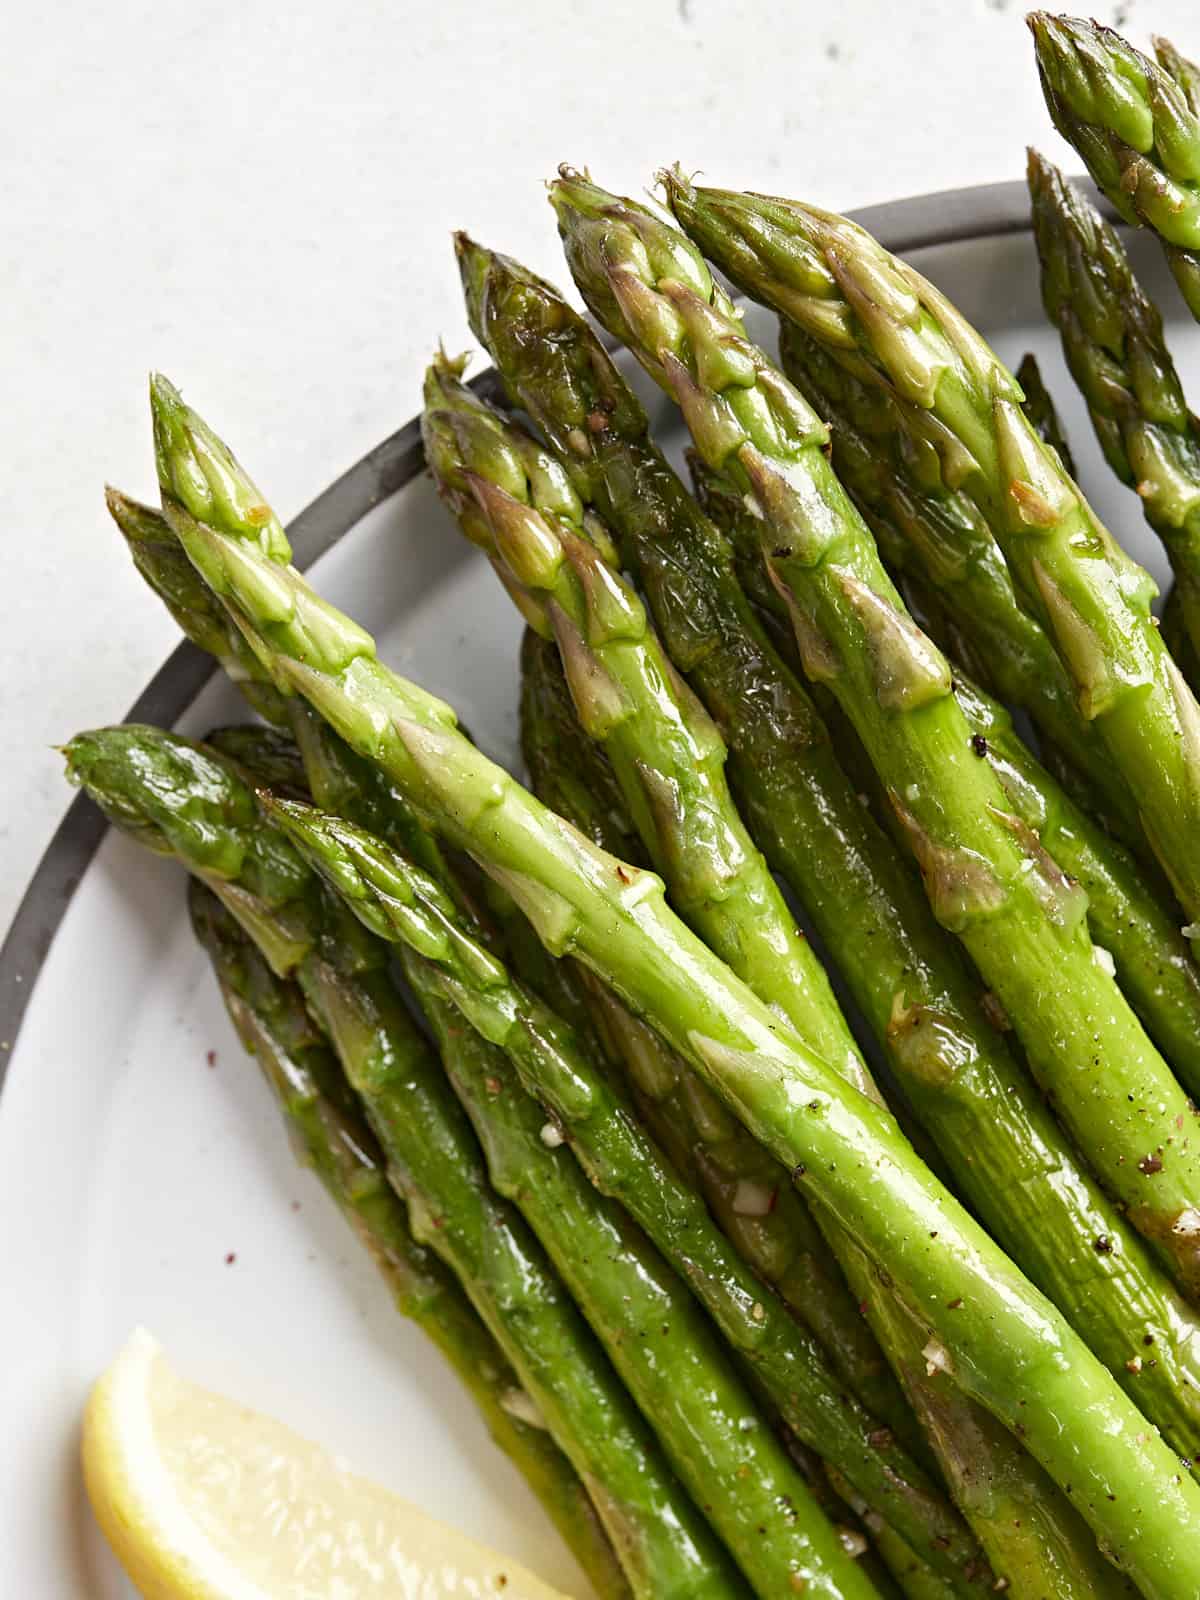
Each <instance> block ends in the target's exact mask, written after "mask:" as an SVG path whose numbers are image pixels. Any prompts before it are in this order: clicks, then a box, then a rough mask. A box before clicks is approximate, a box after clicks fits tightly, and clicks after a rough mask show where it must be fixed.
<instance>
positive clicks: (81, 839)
mask: <svg viewBox="0 0 1200 1600" xmlns="http://www.w3.org/2000/svg"><path fill="white" fill-rule="evenodd" d="M1081 181H1083V182H1085V183H1086V180H1081ZM1087 186H1088V187H1089V188H1090V185H1087ZM1093 194H1094V191H1093ZM1106 209H1107V208H1106ZM849 214H850V216H851V217H852V218H853V219H854V220H855V221H856V222H859V223H861V224H862V226H863V227H865V228H867V229H869V230H870V232H871V233H873V234H875V235H876V237H877V238H878V239H880V240H881V241H882V243H883V244H885V245H886V246H887V247H888V249H889V250H894V251H897V252H904V251H909V250H918V249H926V248H931V247H934V246H937V245H947V244H958V243H962V242H964V241H966V240H970V239H984V238H989V237H993V236H995V235H999V234H1010V233H1025V232H1028V231H1029V226H1030V223H1029V195H1028V191H1027V189H1026V187H1025V184H1024V183H1023V182H1020V181H1012V182H1004V183H985V184H976V185H974V186H972V187H969V188H964V189H946V190H942V191H940V192H936V193H933V194H922V195H911V196H909V197H908V198H907V199H903V200H888V201H884V202H883V203H882V204H880V205H873V206H864V207H862V208H861V209H859V210H858V211H853V212H851V213H849ZM476 382H477V385H478V386H479V387H480V388H482V389H483V390H484V391H485V392H486V390H487V389H488V388H490V387H494V385H495V374H494V373H493V372H491V371H486V372H483V373H481V374H480V376H479V378H478V379H477V380H476ZM424 465H425V457H424V452H423V451H422V448H421V431H420V420H419V418H417V417H414V418H413V419H412V420H411V421H409V422H406V423H405V424H404V426H403V427H402V428H400V429H398V430H397V432H395V433H393V434H391V435H390V436H389V437H388V438H386V439H384V440H383V441H382V443H381V444H377V445H376V446H375V448H374V449H373V450H370V451H368V453H367V454H366V455H365V456H363V457H362V458H361V459H360V460H358V461H356V462H355V463H354V465H353V466H352V467H350V468H349V469H348V470H347V471H346V472H344V473H342V475H341V477H339V478H337V479H335V480H334V482H333V483H331V484H330V486H329V487H328V488H327V489H325V490H323V491H322V493H321V494H319V495H318V496H317V497H316V499H315V500H313V501H312V502H311V503H310V504H309V505H307V506H306V507H305V508H304V510H303V511H301V512H300V514H299V515H298V516H297V517H296V518H295V519H294V520H293V521H292V522H291V523H290V524H289V526H288V536H289V537H290V539H291V541H292V545H293V548H294V551H295V560H296V565H297V566H298V567H299V568H300V569H301V570H304V569H306V568H308V567H310V566H311V565H312V564H313V562H314V561H316V560H317V559H318V557H320V556H322V555H324V554H325V552H326V551H327V550H329V549H330V548H331V547H332V546H333V545H335V544H336V543H337V542H338V540H339V539H342V538H344V537H345V535H346V534H347V533H349V532H350V531H351V529H352V528H353V527H354V526H355V524H356V523H358V522H360V521H361V520H362V519H363V517H365V516H366V514H367V513H368V512H369V511H371V510H372V509H373V508H374V507H375V506H377V505H379V504H380V503H381V502H382V501H384V500H387V499H389V498H390V497H391V496H392V495H393V494H396V493H397V492H398V491H399V490H401V489H402V488H404V487H405V485H406V484H408V483H411V482H412V480H413V479H414V478H415V477H417V476H418V475H419V474H420V473H421V471H422V470H423V468H424ZM217 670H218V669H217V668H216V667H215V666H214V665H213V664H212V662H211V661H210V659H209V658H208V657H207V656H206V655H204V653H203V652H202V651H200V650H198V649H197V648H196V647H195V646H194V645H192V644H188V643H184V644H181V645H179V646H177V647H176V649H174V650H173V651H172V652H171V654H170V655H169V656H168V657H167V659H166V661H165V662H164V663H163V665H162V666H161V667H160V668H159V669H158V671H157V672H156V673H155V674H154V676H153V677H152V678H151V679H150V682H149V683H148V684H147V685H146V687H145V689H144V690H143V691H142V693H141V694H140V695H139V696H138V698H137V699H136V700H135V701H134V703H133V705H132V706H130V708H129V710H128V712H127V713H126V715H125V718H124V720H125V721H126V722H153V723H158V724H160V725H162V726H164V727H171V726H173V725H174V724H175V723H176V722H177V721H178V720H179V718H180V717H181V716H182V715H183V713H184V712H185V711H186V710H187V708H188V706H189V705H191V703H192V701H193V700H194V699H195V698H196V696H197V695H198V694H199V693H200V691H201V689H203V688H204V686H205V684H206V683H208V681H209V679H210V678H212V677H213V676H214V675H215V674H216V672H217ZM108 827H109V824H108V823H107V822H106V821H105V819H104V817H103V816H102V815H101V813H100V812H99V811H98V810H97V809H96V807H95V806H94V805H92V803H91V802H90V801H89V800H88V799H87V797H86V795H82V794H80V795H77V796H76V797H75V799H74V800H73V801H72V803H71V805H70V807H69V808H68V810H67V812H66V815H65V816H64V817H63V819H62V821H61V822H60V824H59V826H58V828H57V829H56V830H55V833H54V835H53V837H52V838H51V840H50V843H49V844H48V845H47V846H46V849H45V852H44V853H43V855H42V858H41V860H40V861H39V863H38V865H37V867H36V869H35V871H34V874H33V876H32V878H31V879H30V880H29V884H28V887H27V888H26V890H25V893H24V895H23V897H22V899H21V903H20V905H19V906H18V907H17V911H16V915H15V916H14V917H13V920H12V923H11V925H10V927H9V930H8V933H7V934H6V936H5V939H4V944H3V946H2V947H0V1089H2V1088H3V1085H4V1080H5V1077H6V1075H7V1070H8V1065H9V1062H10V1061H11V1060H12V1058H13V1055H14V1053H15V1050H16V1044H17V1037H18V1035H19V1033H20V1029H21V1023H22V1021H23V1020H24V1017H25V1013H26V1011H27V1009H28V1007H29V1004H30V1002H31V1000H32V997H33V992H34V989H35V987H36V985H37V980H38V977H39V975H40V973H41V970H42V967H43V966H44V965H45V962H46V958H47V956H48V955H49V953H50V947H51V945H52V944H53V942H54V936H55V934H56V933H57V931H58V928H59V926H60V924H61V923H62V920H63V918H64V916H65V915H66V912H67V907H68V906H69V905H70V903H71V899H72V896H73V895H74V893H75V890H76V889H77V888H78V886H79V884H80V883H81V881H82V879H83V875H84V873H85V872H86V870H87V868H88V866H89V865H90V863H91V861H92V858H93V856H94V855H95V854H96V851H97V850H98V849H99V847H100V843H101V840H102V839H103V838H104V835H105V833H106V832H107V830H108Z"/></svg>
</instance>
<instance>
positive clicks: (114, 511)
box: [104, 486, 288, 726]
mask: <svg viewBox="0 0 1200 1600" xmlns="http://www.w3.org/2000/svg"><path fill="white" fill-rule="evenodd" d="M104 500H105V504H106V505H107V506H108V512H109V515H110V516H111V517H112V519H113V521H114V522H115V523H116V525H117V527H118V528H119V529H120V531H121V536H122V538H123V539H124V540H125V545H126V548H127V549H128V551H129V554H130V556H131V557H132V558H133V564H134V566H135V567H136V568H137V570H138V572H139V573H140V574H141V576H142V577H143V578H144V579H145V580H146V582H147V583H148V584H149V586H150V587H151V589H153V590H154V592H155V594H157V595H158V597H159V598H160V599H161V600H162V602H163V604H164V605H165V606H166V608H167V610H168V611H169V612H170V613H171V615H172V617H174V619H175V621H176V622H177V623H178V624H179V628H180V630H181V632H182V633H184V634H185V635H186V636H187V638H189V639H190V640H191V641H192V643H193V644H195V645H198V646H199V648H200V649H201V650H204V651H206V652H207V654H209V655H211V656H215V657H216V659H217V661H218V662H219V664H220V665H221V666H222V667H224V669H225V672H226V674H227V675H228V677H229V678H231V679H232V681H233V682H234V683H235V684H237V686H238V688H239V689H240V690H241V693H242V695H243V696H244V697H245V699H246V702H247V703H248V705H249V706H250V708H251V709H252V710H253V711H257V712H258V714H259V716H260V717H262V718H264V720H265V721H267V722H270V723H273V724H275V725H276V726H286V725H287V719H288V708H287V702H286V700H285V699H284V697H283V696H282V695H280V694H279V692H278V691H277V690H276V689H274V688H273V687H272V685H271V682H270V679H269V678H267V677H266V676H265V674H264V673H263V672H262V671H261V670H260V669H259V667H258V663H257V662H256V661H255V659H254V653H253V651H251V649H250V647H249V646H248V645H247V644H246V641H245V640H244V639H243V638H242V636H241V635H240V634H239V633H238V631H237V629H236V628H235V627H233V626H232V625H231V623H230V620H229V617H228V615H227V614H226V613H224V612H223V611H222V608H221V606H220V605H219V604H217V603H216V602H215V601H214V599H213V596H212V595H211V594H210V593H209V592H208V591H207V590H206V589H205V587H204V585H203V583H201V582H200V581H199V580H198V579H197V576H196V571H195V568H194V567H193V566H192V564H191V562H190V561H188V559H187V557H186V556H185V555H184V553H183V551H182V550H181V549H180V548H179V541H178V539H176V538H175V536H174V534H173V533H172V532H171V529H170V526H169V525H168V523H167V521H166V519H165V517H164V516H163V514H162V512H161V511H158V510H156V509H155V508H154V507H153V506H147V505H143V504H142V503H141V502H140V501H138V500H134V499H132V498H131V497H130V496H129V495H126V494H122V493H121V491H120V490H119V489H114V488H112V487H111V486H109V487H108V488H106V489H105V491H104Z"/></svg>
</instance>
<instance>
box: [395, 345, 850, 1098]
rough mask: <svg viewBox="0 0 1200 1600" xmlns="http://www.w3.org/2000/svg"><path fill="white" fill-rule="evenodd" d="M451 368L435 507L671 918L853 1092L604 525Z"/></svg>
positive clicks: (812, 989) (431, 421) (437, 397)
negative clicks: (533, 658) (556, 705)
mask: <svg viewBox="0 0 1200 1600" xmlns="http://www.w3.org/2000/svg"><path fill="white" fill-rule="evenodd" d="M461 373H462V364H461V363H459V364H454V363H451V362H449V361H447V360H446V358H445V357H444V356H443V357H440V358H439V359H438V360H437V361H435V362H434V364H433V366H431V367H430V369H429V371H428V373H427V375H426V381H425V412H424V416H423V418H422V431H423V434H424V439H425V455H426V458H427V460H428V461H429V464H430V468H431V470H432V472H433V474H434V477H435V479H436V481H437V483H438V487H439V490H440V492H441V494H442V496H443V498H444V499H445V500H446V501H447V503H448V504H449V505H450V507H451V509H452V510H453V511H454V512H455V514H456V516H457V517H458V520H459V522H460V524H461V526H462V529H463V532H464V533H465V534H466V535H467V537H468V538H470V539H471V540H472V541H473V542H474V543H476V544H478V545H480V546H481V547H482V548H483V549H484V550H486V551H487V553H488V555H489V556H490V558H491V560H492V563H493V565H494V566H495V567H496V569H497V571H498V572H499V574H500V576H501V578H502V581H503V582H504V584H505V587H506V588H507V589H508V590H509V591H510V592H511V593H512V594H513V595H514V597H515V599H516V601H517V604H518V606H519V607H520V609H521V611H522V614H523V615H524V616H525V618H526V620H527V621H528V622H529V624H530V625H531V626H532V627H534V628H535V629H537V631H539V632H540V633H541V634H542V635H543V637H545V638H553V639H554V640H556V642H557V644H558V649H559V653H560V655H561V656H562V660H563V666H564V669H565V671H566V675H567V681H568V683H569V684H570V686H571V697H572V699H573V701H574V703H575V706H576V708H577V710H578V713H579V717H580V721H581V722H582V723H583V726H584V728H585V730H586V731H587V732H588V733H589V734H590V736H591V737H592V738H594V739H596V740H598V741H599V742H600V743H602V744H603V746H604V748H605V750H606V752H607V753H608V755H609V757H610V759H611V760H612V762H613V767H614V771H615V773H616V776H617V781H618V784H619V786H620V789H621V793H622V796H623V798H624V800H625V803H626V805H627V806H628V807H629V810H630V813H631V814H632V816H633V818H634V822H635V824H636V826H637V829H638V832H639V834H640V835H641V838H642V842H643V844H644V845H645V847H646V849H647V850H648V851H649V853H650V855H651V858H652V859H653V860H654V862H655V865H656V866H657V868H658V870H659V871H660V872H661V873H662V874H663V876H664V878H665V879H666V880H667V882H668V885H669V889H670V892H671V895H672V898H673V900H674V902H675V904H676V905H677V906H678V907H679V909H680V912H681V915H682V916H683V917H684V920H685V921H688V922H690V923H691V924H692V925H693V926H694V927H695V928H696V929H697V931H698V932H699V933H700V934H701V935H702V936H703V937H704V939H705V940H706V942H707V943H708V944H709V946H710V947H711V948H712V949H713V950H714V951H715V952H716V954H717V955H718V956H720V957H721V958H722V959H723V960H725V961H727V962H728V963H729V964H730V965H731V966H732V967H733V968H734V970H735V971H738V972H739V975H740V976H741V977H742V978H744V979H745V981H746V982H747V983H749V984H750V986H751V988H754V989H757V990H759V991H760V992H762V991H764V990H765V991H767V994H766V996H765V997H766V998H768V999H769V1000H770V1001H773V1002H774V1003H776V1004H778V1005H779V1006H780V1007H781V1008H782V1009H783V1010H784V1012H785V1014H786V1015H787V1016H789V1017H790V1019H791V1021H792V1024H793V1026H794V1027H795V1028H796V1030H797V1032H800V1033H802V1034H803V1036H804V1037H805V1038H806V1040H807V1042H808V1043H809V1044H810V1045H811V1047H812V1048H813V1049H814V1050H815V1051H816V1052H817V1053H818V1054H819V1055H822V1056H824V1057H825V1058H826V1059H827V1060H829V1061H831V1062H833V1063H835V1064H839V1065H840V1064H841V1063H843V1062H844V1063H846V1068H845V1070H846V1073H847V1076H848V1078H849V1079H850V1081H852V1082H854V1083H855V1085H856V1087H859V1088H862V1089H866V1087H867V1082H868V1080H867V1074H866V1068H865V1067H864V1066H863V1064H862V1062H861V1060H860V1059H859V1056H858V1050H857V1047H856V1045H855V1043H854V1039H853V1036H852V1034H851V1033H850V1030H849V1028H848V1026H847V1025H846V1022H845V1019H844V1018H843V1016H842V1014H841V1012H840V1011H839V1010H838V1007H837V1002H836V1001H835V1000H834V997H833V990H832V988H831V987H830V984H829V979H828V977H827V976H826V974H825V971H824V969H823V968H822V966H821V964H820V962H819V961H818V959H817V957H816V955H815V954H814V952H813V950H812V948H811V946H810V945H809V944H808V943H807V941H806V940H805V939H804V937H803V935H802V934H801V933H800V931H799V929H798V928H797V927H796V924H795V920H794V918H793V917H792V915H791V912H790V911H789V910H788V908H787V904H786V902H785V901H784V899H783V895H782V893H781V892H780V890H779V887H778V885H777V884H776V883H775V880H774V879H773V878H772V876H771V874H770V872H769V871H768V869H767V865H766V862H765V861H764V860H763V858H762V856H761V855H760V854H759V852H758V851H757V850H756V848H755V846H754V844H753V843H752V841H751V839H750V836H749V834H748V833H747V832H746V829H745V826H744V825H743V823H742V820H741V818H740V817H739V816H738V815H737V812H736V809H735V808H734V805H733V801H732V799H731V797H730V794H729V790H728V787H727V785H726V782H725V776H724V766H725V757H726V751H725V745H724V741H723V740H722V738H721V735H720V733H719V732H718V730H717V728H716V726H715V725H714V723H713V722H712V721H711V719H710V718H709V717H708V715H707V713H706V712H705V711H704V709H703V707H702V706H701V705H700V704H699V702H698V701H697V700H696V699H695V698H694V697H693V696H691V695H690V694H689V693H688V691H687V690H686V688H684V686H683V685H682V684H681V683H679V681H678V679H677V678H676V677H675V674H674V672H673V669H672V666H671V664H670V663H669V661H668V659H667V657H666V654H665V652H664V651H663V649H662V647H661V645H660V644H659V642H658V640H657V639H656V638H655V636H654V634H653V631H652V630H651V628H650V624H649V622H648V620H647V617H646V613H645V609H644V607H643V606H642V604H641V602H640V600H639V599H638V597H637V595H636V593H635V592H634V590H633V589H632V587H631V586H630V585H629V584H628V583H627V582H626V581H625V579H624V578H623V577H622V576H621V574H620V572H619V571H618V570H617V564H616V560H617V558H616V552H615V550H614V549H613V546H612V543H611V540H610V539H609V536H608V532H607V529H606V528H605V527H604V526H603V525H602V524H601V523H600V522H599V520H598V519H597V518H596V517H595V516H587V515H585V513H584V510H583V506H582V504H581V502H580V501H579V499H578V497H577V496H576V494H575V492H574V490H573V489H572V487H571V484H570V481H569V479H568V477H567V475H566V473H565V471H564V470H563V468H562V467H561V465H560V464H559V462H558V461H557V460H556V458H555V457H553V456H552V455H551V454H550V452H549V451H547V450H545V449H543V448H541V447H540V446H539V445H538V444H537V443H536V442H535V440H534V439H533V438H532V437H531V436H530V435H529V434H528V433H526V432H525V431H524V430H523V429H521V428H519V427H518V426H517V425H516V424H515V423H514V422H512V421H511V420H509V419H507V418H505V417H503V416H502V415H501V414H500V413H499V412H497V411H495V410H494V409H493V408H491V407H490V406H488V405H486V404H485V403H484V402H483V401H481V400H480V399H479V398H478V397H477V396H476V395H475V394H474V392H473V391H472V390H470V389H468V388H467V386H466V385H465V384H464V383H463V382H462V380H461Z"/></svg>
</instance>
